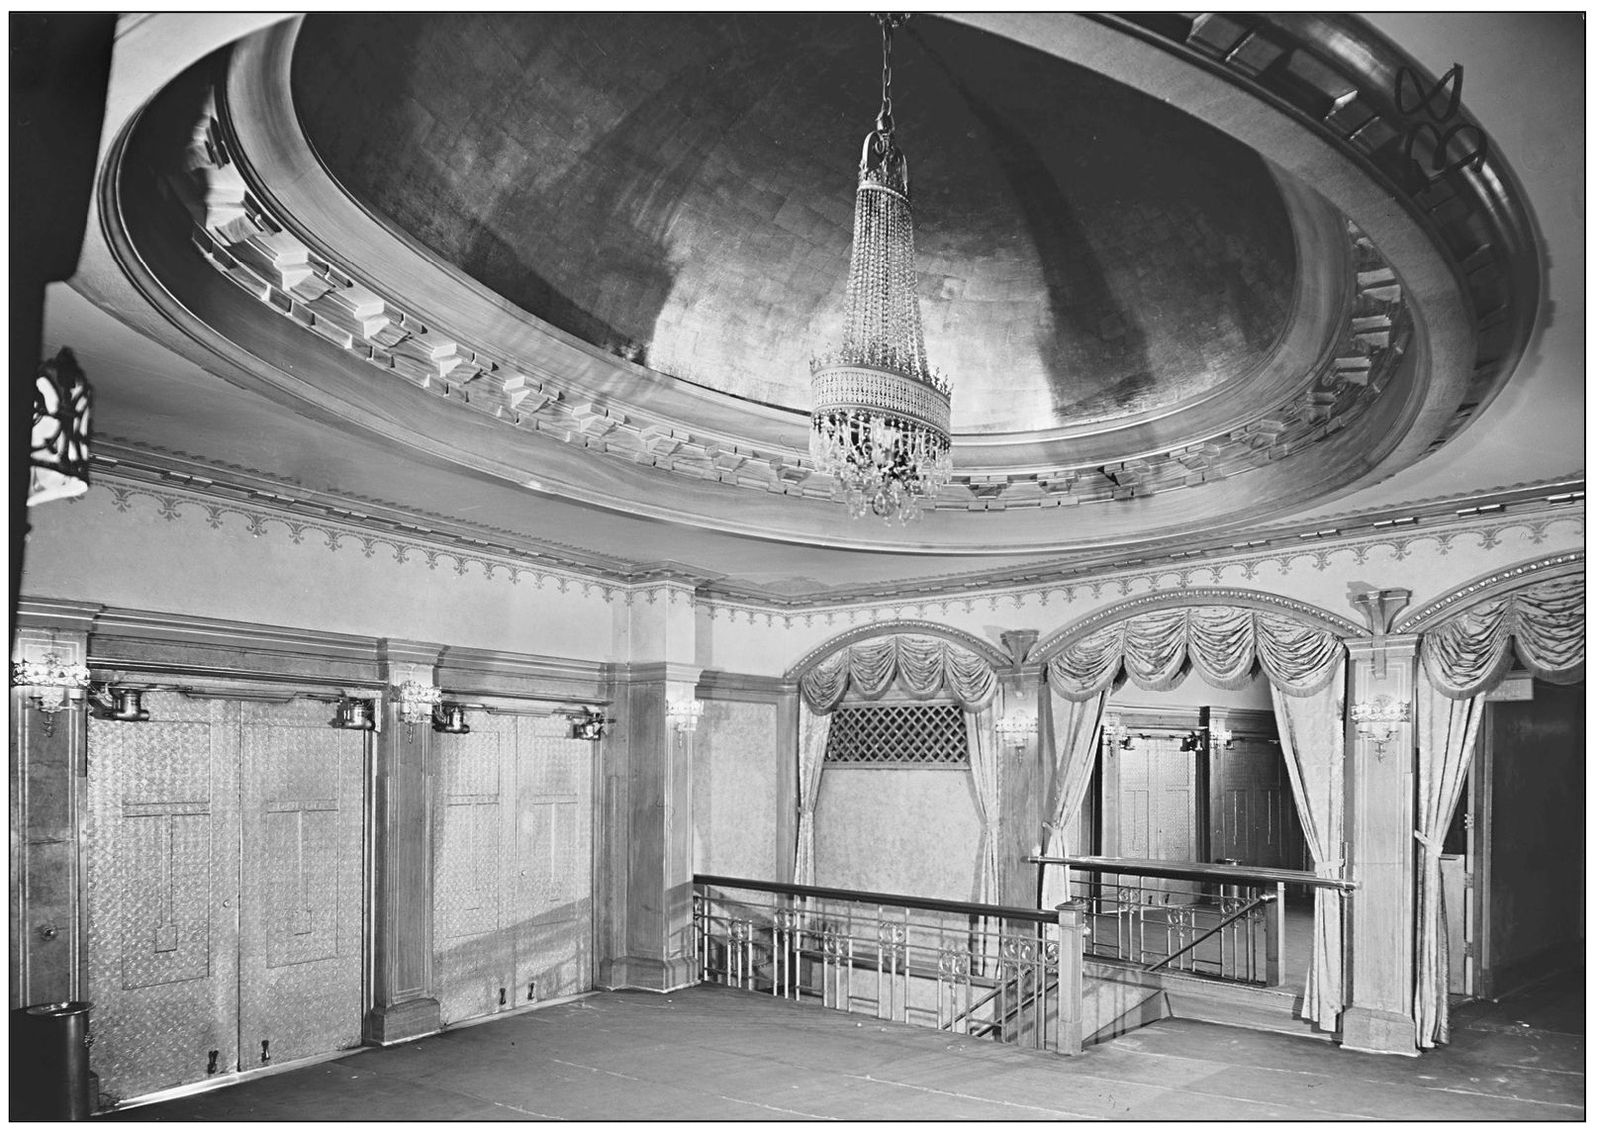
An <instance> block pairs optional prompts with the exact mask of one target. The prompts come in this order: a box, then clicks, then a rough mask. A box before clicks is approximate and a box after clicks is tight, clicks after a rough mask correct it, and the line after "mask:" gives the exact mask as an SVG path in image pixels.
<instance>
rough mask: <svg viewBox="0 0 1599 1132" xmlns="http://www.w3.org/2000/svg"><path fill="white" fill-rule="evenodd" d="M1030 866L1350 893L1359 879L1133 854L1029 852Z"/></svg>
mask: <svg viewBox="0 0 1599 1132" xmlns="http://www.w3.org/2000/svg"><path fill="white" fill-rule="evenodd" d="M1022 859H1023V860H1024V861H1026V862H1027V863H1028V864H1030V865H1065V866H1066V867H1068V868H1071V869H1076V870H1078V871H1079V872H1085V873H1124V874H1126V875H1128V876H1151V877H1166V878H1168V879H1172V880H1209V881H1217V882H1220V883H1224V884H1247V883H1249V882H1250V881H1259V882H1262V883H1265V884H1303V885H1307V886H1309V887H1311V888H1332V889H1337V890H1338V891H1339V892H1343V893H1349V892H1353V891H1354V890H1355V889H1357V888H1359V887H1360V882H1359V881H1353V880H1345V879H1343V878H1342V877H1324V876H1317V875H1316V874H1315V873H1313V872H1306V871H1304V870H1302V869H1273V868H1267V867H1265V866H1251V865H1207V864H1201V863H1200V862H1198V861H1151V860H1143V859H1141V858H1135V857H1050V856H1046V855H1044V854H1041V853H1032V854H1029V855H1028V856H1026V857H1024V858H1022Z"/></svg>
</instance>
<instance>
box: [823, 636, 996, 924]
mask: <svg viewBox="0 0 1599 1132" xmlns="http://www.w3.org/2000/svg"><path fill="white" fill-rule="evenodd" d="M896 681H898V684H899V687H901V688H902V689H904V690H905V691H907V692H909V693H910V694H911V695H912V696H914V697H916V698H917V699H931V698H932V697H934V696H937V695H940V694H941V693H947V694H948V695H950V696H951V697H953V698H954V700H955V702H956V703H958V704H960V706H961V708H962V710H963V711H965V712H966V728H967V730H966V734H967V751H968V754H969V756H970V759H971V767H972V778H973V780H974V783H975V785H976V787H977V801H978V807H979V810H980V814H979V816H980V818H981V820H982V825H983V843H982V847H981V848H982V866H981V870H980V873H979V877H978V885H979V895H978V899H979V900H980V901H985V900H997V899H998V897H999V816H1000V815H999V810H1000V797H999V750H998V744H997V742H996V741H995V737H994V720H993V712H992V710H991V708H990V705H991V704H992V703H993V700H994V695H995V693H996V692H997V691H998V690H999V678H998V677H997V676H996V675H995V674H994V669H993V667H992V666H990V665H989V663H988V662H987V661H986V660H984V659H983V658H982V657H980V656H978V655H976V654H975V653H972V652H969V651H968V650H966V649H963V648H961V647H960V646H958V645H954V644H951V643H950V642H948V641H943V640H939V639H937V638H928V637H908V636H895V637H880V638H877V639H876V640H870V641H864V642H862V643H860V644H856V645H851V646H849V647H848V648H846V649H842V650H840V651H839V652H837V653H835V654H834V655H833V656H830V657H828V658H827V659H826V660H824V661H822V662H821V663H820V664H818V665H817V666H816V667H815V668H813V669H811V670H810V671H809V672H807V673H805V674H804V675H803V676H801V677H800V741H799V822H798V829H797V830H796V834H795V838H796V844H795V847H794V883H795V884H814V883H815V876H816V801H817V799H818V798H819V797H820V795H821V788H822V766H823V755H824V754H825V753H826V751H827V734H828V731H829V729H830V727H831V721H832V713H833V711H834V709H835V708H837V707H838V705H839V704H840V703H842V702H843V700H844V697H845V695H846V694H847V693H851V692H853V693H854V694H855V695H857V696H859V697H860V698H862V699H866V700H875V699H879V698H880V697H881V696H882V695H883V694H884V693H885V692H887V691H888V690H889V689H890V688H891V687H893V686H894V685H895V682H896Z"/></svg>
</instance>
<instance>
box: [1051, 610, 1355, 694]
mask: <svg viewBox="0 0 1599 1132" xmlns="http://www.w3.org/2000/svg"><path fill="white" fill-rule="evenodd" d="M1343 658H1344V646H1343V643H1342V642H1341V641H1339V639H1338V638H1337V637H1335V636H1334V635H1333V634H1332V633H1330V632H1328V631H1326V630H1324V629H1315V628H1311V627H1310V626H1307V625H1303V624H1301V623H1300V622H1298V621H1294V620H1292V619H1290V618H1287V617H1282V616H1279V615H1278V614H1275V613H1265V612H1261V611H1259V610H1253V609H1239V608H1234V607H1232V606H1199V607H1194V608H1185V609H1162V610H1157V611H1155V612H1153V613H1144V614H1140V615H1138V616H1137V617H1131V618H1129V619H1127V620H1126V621H1118V622H1117V623H1116V624H1114V625H1109V626H1107V627H1105V628H1103V629H1100V630H1098V631H1097V632H1094V633H1091V634H1089V635H1088V636H1086V637H1084V638H1083V639H1082V640H1080V641H1077V642H1075V643H1074V644H1072V645H1071V646H1070V647H1069V648H1067V649H1066V650H1064V651H1063V652H1061V653H1060V654H1059V655H1057V656H1055V657H1054V658H1052V659H1051V660H1050V662H1049V679H1050V685H1051V687H1053V688H1054V689H1055V690H1056V691H1058V692H1059V693H1060V694H1061V695H1062V696H1064V697H1066V698H1067V699H1069V700H1086V699H1089V698H1090V697H1092V696H1094V695H1095V694H1097V693H1099V692H1102V691H1104V690H1105V689H1107V688H1109V687H1110V686H1111V684H1112V683H1113V682H1114V681H1115V679H1116V677H1117V675H1118V674H1119V673H1120V672H1121V671H1122V670H1123V669H1124V668H1125V670H1126V672H1127V677H1128V679H1130V680H1131V681H1132V682H1133V683H1134V684H1136V685H1137V686H1138V687H1140V688H1143V689H1145V690H1146V691H1165V690H1167V689H1169V688H1174V687H1176V686H1177V683H1178V682H1179V681H1180V680H1181V679H1182V675H1183V670H1184V668H1185V667H1186V666H1187V665H1188V664H1189V663H1192V664H1193V666H1194V667H1195V668H1196V669H1198V670H1199V674H1200V675H1201V676H1203V677H1204V678H1205V680H1206V682H1207V683H1209V684H1211V685H1213V686H1215V687H1217V688H1227V689H1237V688H1242V687H1244V686H1246V685H1247V684H1248V683H1249V681H1250V679H1251V677H1252V675H1253V671H1254V666H1255V661H1256V660H1257V659H1258V660H1259V661H1260V667H1261V669H1262V670H1263V671H1264V672H1265V673H1266V675H1267V677H1268V678H1269V679H1270V680H1271V682H1272V685H1273V686H1274V687H1279V688H1282V689H1284V690H1286V691H1289V692H1292V693H1294V694H1296V695H1306V694H1309V693H1311V692H1314V691H1317V690H1318V689H1320V688H1321V687H1323V686H1324V685H1325V684H1326V683H1327V681H1329V680H1330V679H1332V675H1333V673H1334V672H1335V671H1337V670H1338V666H1339V663H1340V662H1341V661H1342V660H1343Z"/></svg>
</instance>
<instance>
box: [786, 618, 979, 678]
mask: <svg viewBox="0 0 1599 1132" xmlns="http://www.w3.org/2000/svg"><path fill="white" fill-rule="evenodd" d="M875 637H941V638H943V639H944V640H946V641H949V642H950V643H951V644H955V645H958V646H960V647H961V648H963V649H965V650H967V651H968V652H971V653H974V654H976V655H977V656H979V657H981V658H982V659H983V660H984V661H986V662H987V663H988V665H989V667H990V668H992V669H994V671H995V672H1008V671H1010V667H1011V661H1010V657H1009V656H1008V655H1007V654H1006V653H1004V652H1003V651H1001V650H1000V649H998V648H995V647H994V646H993V645H991V644H989V643H988V642H987V641H985V640H983V638H981V637H979V636H976V635H975V634H972V633H968V632H965V631H964V630H961V629H955V628H951V627H950V626H948V625H940V624H939V623H938V622H936V621H882V622H874V623H872V624H870V625H861V626H859V627H857V628H854V629H851V630H849V631H848V632H845V633H840V634H839V635H838V636H836V637H833V638H831V639H830V640H828V641H825V642H823V643H822V644H820V645H817V646H816V647H815V648H813V649H812V650H811V651H810V652H808V653H806V654H805V655H804V656H803V657H802V658H801V659H800V662H799V663H798V664H796V665H794V667H792V668H790V669H789V670H788V671H787V672H786V673H784V675H783V678H784V679H785V680H798V679H799V678H800V677H802V676H804V675H805V674H806V673H807V672H810V671H811V670H812V669H814V668H815V667H816V666H817V665H818V664H820V663H822V661H824V660H826V659H827V658H828V657H830V656H832V655H833V654H834V653H836V652H838V651H840V650H841V649H846V648H848V647H849V646H850V645H854V644H859V643H860V642H861V641H869V640H872V639H873V638H875Z"/></svg>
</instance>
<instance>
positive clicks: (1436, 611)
mask: <svg viewBox="0 0 1599 1132" xmlns="http://www.w3.org/2000/svg"><path fill="white" fill-rule="evenodd" d="M1586 570H1587V552H1586V551H1581V550H1576V551H1571V552H1570V553H1567V554H1551V555H1548V556H1546V557H1543V558H1535V559H1532V560H1530V561H1528V562H1518V563H1517V564H1516V565H1514V566H1507V567H1505V568H1503V569H1500V570H1494V571H1492V572H1491V573H1488V574H1483V575H1481V576H1480V577H1477V578H1473V579H1472V580H1471V581H1469V582H1467V583H1466V584H1465V585H1463V586H1460V587H1458V588H1456V589H1453V590H1451V591H1450V592H1449V593H1447V594H1445V595H1444V596H1442V597H1439V598H1436V599H1434V600H1433V601H1430V602H1428V603H1427V604H1426V605H1423V606H1422V607H1421V608H1420V609H1418V610H1416V612H1414V613H1412V614H1410V615H1409V616H1408V617H1404V618H1402V619H1401V620H1400V621H1399V622H1398V624H1396V625H1395V626H1394V631H1395V632H1397V633H1425V632H1427V631H1428V630H1430V629H1435V628H1437V627H1438V625H1439V624H1440V623H1442V622H1444V621H1446V620H1448V619H1449V618H1451V617H1453V616H1454V615H1455V614H1456V613H1459V612H1460V611H1461V610H1464V609H1470V608H1471V607H1472V606H1474V605H1477V604H1478V603H1480V602H1484V601H1491V600H1492V599H1494V598H1497V597H1501V596H1503V595H1504V594H1507V593H1510V592H1512V591H1514V590H1519V589H1521V588H1523V587H1525V586H1531V585H1536V584H1537V583H1539V582H1547V581H1550V580H1552V579H1554V578H1564V577H1568V576H1570V575H1572V574H1583V573H1585V572H1586Z"/></svg>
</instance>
